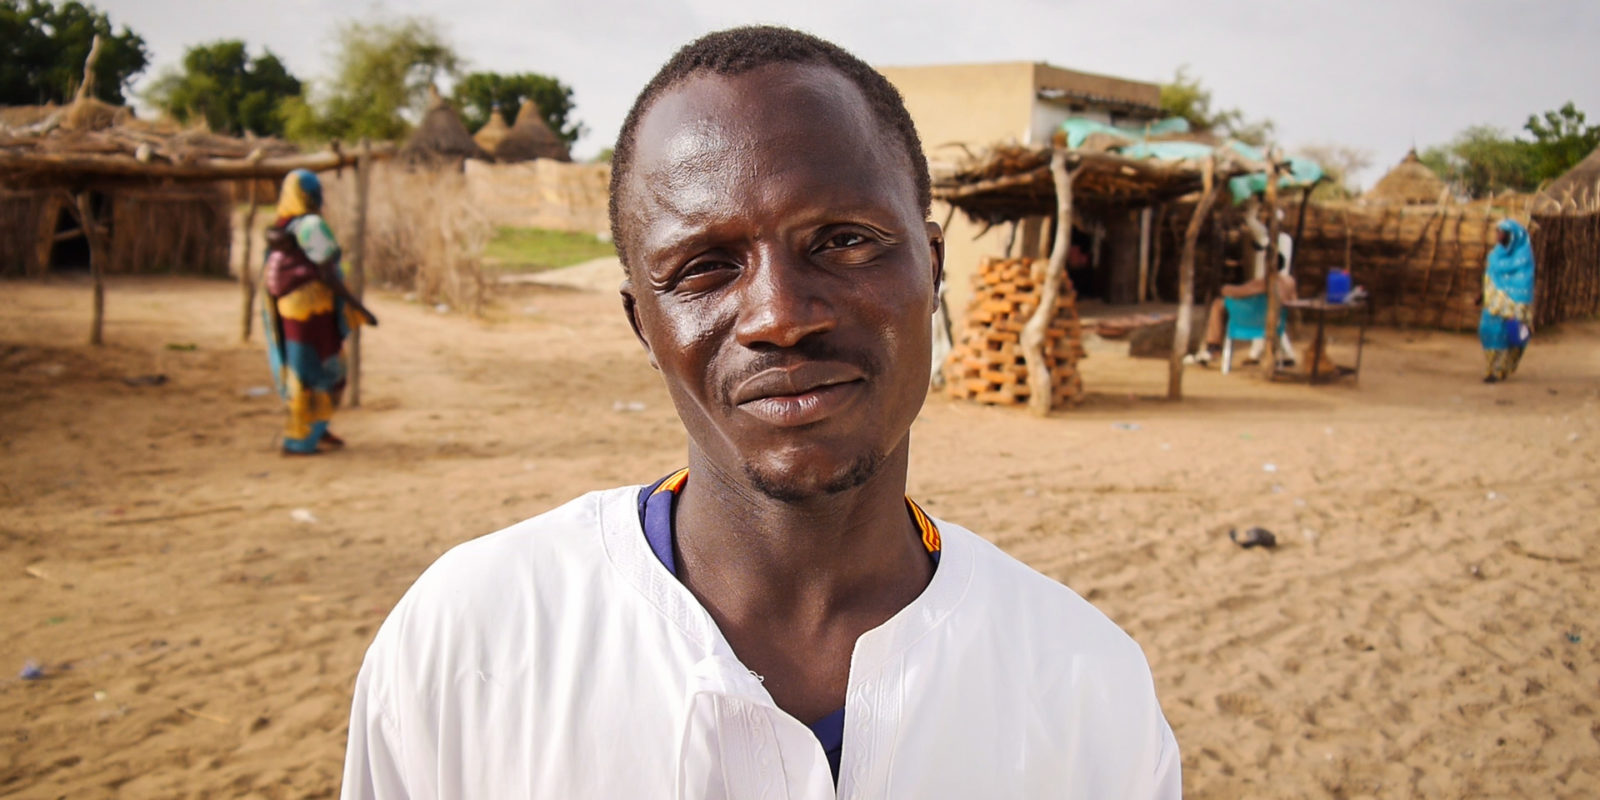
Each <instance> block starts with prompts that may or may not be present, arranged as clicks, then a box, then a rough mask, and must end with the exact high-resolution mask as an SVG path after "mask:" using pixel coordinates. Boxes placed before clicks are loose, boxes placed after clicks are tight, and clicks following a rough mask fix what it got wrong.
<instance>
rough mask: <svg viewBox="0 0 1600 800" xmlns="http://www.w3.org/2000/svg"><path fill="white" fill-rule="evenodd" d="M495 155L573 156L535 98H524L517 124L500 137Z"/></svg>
mask: <svg viewBox="0 0 1600 800" xmlns="http://www.w3.org/2000/svg"><path fill="white" fill-rule="evenodd" d="M494 157H495V159H496V160H499V161H531V160H533V159H535V158H550V159H555V160H556V161H571V160H572V154H571V153H568V152H567V146H566V144H564V143H563V142H562V141H561V137H559V136H557V135H556V132H555V131H552V130H550V126H549V125H546V124H545V122H544V114H542V113H540V111H539V105H538V104H537V103H535V102H533V101H532V100H525V101H523V103H522V108H521V109H520V110H518V111H517V121H516V124H514V125H512V126H511V130H509V131H507V132H506V136H505V138H504V139H501V140H500V145H499V146H498V147H496V148H495V151H494Z"/></svg>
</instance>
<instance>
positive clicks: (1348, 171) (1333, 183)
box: [1299, 144, 1372, 200]
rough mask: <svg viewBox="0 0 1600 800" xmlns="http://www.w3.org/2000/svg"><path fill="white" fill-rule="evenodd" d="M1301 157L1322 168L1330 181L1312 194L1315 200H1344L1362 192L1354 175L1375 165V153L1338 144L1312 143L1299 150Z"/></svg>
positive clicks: (1320, 185)
mask: <svg viewBox="0 0 1600 800" xmlns="http://www.w3.org/2000/svg"><path fill="white" fill-rule="evenodd" d="M1299 155H1300V156H1301V157H1302V158H1309V159H1311V160H1312V161H1315V162H1317V163H1318V164H1320V165H1322V171H1323V172H1324V173H1325V174H1326V175H1327V176H1328V180H1326V181H1324V182H1322V183H1321V184H1319V185H1318V186H1317V188H1316V189H1313V190H1312V192H1311V197H1312V199H1315V200H1344V199H1347V198H1351V197H1355V196H1356V195H1358V194H1360V193H1361V187H1360V186H1357V185H1355V183H1354V182H1353V180H1352V179H1353V176H1354V175H1355V174H1356V173H1357V172H1360V171H1361V170H1364V169H1366V168H1367V167H1370V166H1372V151H1370V150H1363V149H1361V148H1359V147H1346V146H1344V145H1337V144H1313V145H1306V146H1305V147H1302V148H1300V152H1299Z"/></svg>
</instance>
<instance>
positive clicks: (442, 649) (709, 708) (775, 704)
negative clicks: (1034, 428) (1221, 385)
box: [344, 28, 1180, 798]
mask: <svg viewBox="0 0 1600 800" xmlns="http://www.w3.org/2000/svg"><path fill="white" fill-rule="evenodd" d="M612 163H613V176H612V196H611V202H612V215H611V219H612V226H613V232H614V240H615V242H616V246H617V250H618V253H619V254H620V255H621V257H622V260H623V263H624V264H625V269H626V273H627V274H626V280H625V281H624V283H623V287H622V296H623V307H624V309H625V311H626V313H627V316H628V319H629V321H630V322H631V323H632V325H633V329H634V331H635V332H636V333H637V335H638V337H639V341H640V343H641V344H642V345H643V346H644V349H645V352H646V353H647V354H648V357H649V359H650V361H651V363H652V364H653V365H654V366H655V367H656V368H657V369H659V370H660V372H661V374H662V378H663V380H664V381H665V382H666V386H667V389H668V391H669V393H670V395H671V397H672V401H673V403H674V405H675V406H676V408H677V411H678V415H679V417H680V418H682V420H683V423H684V426H685V427H686V428H687V430H688V434H689V450H688V467H687V469H685V470H680V471H679V472H676V473H674V474H673V475H670V476H668V477H667V478H665V479H662V480H660V481H657V482H656V483H655V484H652V485H650V486H646V487H643V488H641V487H626V488H622V489H615V490H611V491H604V492H598V493H595V494H590V495H587V496H585V497H582V498H579V499H578V500H575V501H573V502H571V503H569V504H567V505H565V506H563V507H561V508H558V509H556V510H554V511H551V512H549V513H547V514H544V515H542V516H540V517H536V518H534V519H532V520H528V521H526V522H524V523H521V524H519V525H516V526H513V527H512V528H509V529H507V530H504V531H501V532H500V533H497V534H494V535H492V536H488V537H485V538H483V539H479V540H476V541H473V542H469V543H467V544H464V545H461V546H460V547H457V548H455V549H454V550H452V551H451V552H450V553H448V554H446V555H445V556H444V557H443V558H441V559H440V560H439V561H438V562H437V563H436V564H435V565H434V566H433V567H431V568H429V570H428V571H427V573H426V574H424V575H423V576H422V577H421V578H420V579H419V580H418V581H417V583H416V585H415V586H413V587H412V589H411V590H410V591H409V592H408V593H407V594H406V596H405V597H404V598H403V599H402V600H401V602H400V604H399V605H398V606H397V607H396V609H395V611H394V612H393V613H392V614H391V615H390V617H389V619H388V621H387V622H385V624H384V626H383V628H382V630H380V631H379V633H378V636H377V640H376V641H375V642H374V643H373V645H372V649H371V650H370V651H369V652H368V654H367V659H366V662H365V664H364V665H363V667H362V671H361V675H360V677H359V679H358V680H357V685H356V698H355V704H354V709H353V711H352V714H351V725H350V744H349V752H348V756H347V761H346V768H345V786H344V796H345V797H346V798H389V797H407V798H419V797H451V798H484V797H517V798H526V797H532V798H656V797H673V798H707V797H716V798H761V797H787V798H830V797H835V796H840V797H856V798H896V797H905V798H943V797H951V798H957V797H959V798H973V797H1053V798H1054V797H1083V798H1149V797H1162V798H1169V797H1177V796H1178V794H1179V790H1180V781H1179V760H1178V750H1177V745H1176V743H1175V742H1174V740H1173V738H1172V733H1171V730H1170V729H1169V728H1168V727H1167V724H1166V721H1165V719H1164V718H1163V717H1162V714H1161V710H1160V707H1159V706H1158V704H1157V702H1156V697H1155V693H1154V690H1153V688H1152V683H1151V678H1150V672H1149V668H1148V666H1147V665H1146V663H1145V660H1144V657H1143V655H1142V654H1141V653H1140V651H1139V649H1138V646H1137V645H1135V644H1134V643H1133V641H1132V640H1130V639H1129V638H1128V637H1127V636H1126V635H1125V634H1123V633H1122V631H1120V630H1119V629H1117V627H1116V626H1115V625H1113V624H1112V623H1111V622H1110V621H1108V620H1107V619H1106V618H1105V617H1103V616H1101V615H1100V614H1099V613H1098V612H1096V611H1095V610H1094V609H1093V608H1092V607H1090V606H1089V605H1088V604H1087V603H1086V602H1084V601H1083V600H1082V599H1080V598H1079V597H1078V596H1077V595H1075V594H1073V593H1072V592H1071V591H1070V590H1068V589H1066V588H1065V587H1063V586H1061V585H1060V584H1058V583H1055V582H1054V581H1051V580H1049V579H1047V578H1045V577H1043V576H1041V575H1039V574H1038V573H1035V572H1033V571H1031V570H1029V569H1028V568H1027V567H1025V566H1023V565H1022V564H1020V563H1018V562H1016V561H1014V560H1012V559H1010V558H1009V557H1007V556H1005V555H1004V554H1002V553H1001V552H1000V551H999V550H998V549H996V548H995V547H993V546H992V545H990V544H988V543H987V542H985V541H984V540H983V539H980V538H979V537H977V536H976V535H974V534H972V533H970V532H968V531H967V530H965V529H963V528H961V527H959V526H956V525H954V524H951V523H947V522H936V521H933V520H930V519H929V518H928V517H927V516H926V515H925V514H923V513H922V511H921V510H920V509H919V508H918V507H917V506H916V504H915V503H913V502H912V501H911V500H909V499H908V498H907V497H906V496H905V485H906V465H907V456H908V452H909V440H908V432H909V429H910V427H911V423H912V420H913V419H914V418H915V417H916V416H917V413H918V411H919V409H920V408H921V406H922V402H923V399H924V397H925V395H926V391H927V380H928V373H927V364H928V359H929V334H930V325H929V319H930V317H931V315H932V314H933V309H934V304H935V302H936V299H935V298H936V287H937V286H938V284H939V282H940V279H941V277H942V269H943V241H942V239H941V233H940V231H939V228H938V226H937V225H934V224H932V223H928V222H926V219H927V216H928V206H929V190H928V178H927V168H926V163H925V161H924V159H923V156H922V150H921V145H920V143H919V142H918V140H917V137H916V132H915V130H914V129H913V127H912V125H911V121H910V118H909V117H908V116H907V114H906V111H905V108H904V106H903V104H902V102H901V101H900V98H899V95H898V94H897V93H896V92H895V91H894V89H893V88H892V87H890V85H889V84H888V83H887V82H886V81H885V80H884V79H883V78H882V76H880V75H879V74H878V73H876V72H874V71H873V70H871V69H870V68H869V67H867V66H866V65H865V64H863V63H862V62H860V61H859V60H857V59H855V58H854V57H853V56H850V55H848V54H847V53H845V52H843V51H842V50H840V49H838V48H837V47H835V46H833V45H831V44H827V43H825V42H822V41H820V40H818V39H815V38H813V37H810V36H807V35H805V34H801V33H797V32H795V31H790V30H786V29H780V28H742V29H736V30H730V31H723V32H721V33H715V34H711V35H709V36H706V37H704V38H702V39H700V40H699V41H697V42H695V43H693V44H691V45H689V46H688V47H686V48H684V49H683V50H681V51H679V52H678V54H677V55H675V56H674V57H673V58H672V59H671V60H670V61H669V62H668V63H667V64H666V66H664V67H663V68H662V70H661V72H660V73H659V74H658V75H657V76H656V77H655V79H653V80H652V81H651V82H650V83H649V85H647V86H646V87H645V89H644V91H643V92H642V93H641V95H640V97H639V99H638V100H637V101H636V102H635V105H634V107H633V110H632V111H631V112H630V114H629V115H628V118H627V120H626V122H625V123H624V124H623V128H622V132H621V135H620V136H619V138H618V142H617V147H616V151H615V156H614V160H613V162H612Z"/></svg>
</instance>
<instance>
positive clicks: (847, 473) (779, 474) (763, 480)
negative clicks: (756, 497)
mask: <svg viewBox="0 0 1600 800" xmlns="http://www.w3.org/2000/svg"><path fill="white" fill-rule="evenodd" d="M883 462H884V457H883V456H881V455H878V454H876V453H869V454H864V455H861V456H859V457H857V458H856V459H855V460H853V461H851V462H849V463H848V464H844V465H842V466H839V467H836V468H833V469H827V470H817V469H814V468H804V469H802V468H798V467H786V466H782V465H773V464H753V463H746V464H745V465H744V474H745V477H746V478H748V479H749V480H750V485H751V486H753V487H755V489H756V491H758V492H761V493H762V494H764V495H766V496H767V497H770V498H772V499H773V500H777V501H778V502H780V503H803V502H805V501H807V500H815V499H817V498H821V497H826V496H828V495H835V494H839V493H841V492H847V491H850V490H851V489H855V488H857V487H859V486H862V485H863V484H865V483H866V482H867V481H869V480H871V479H872V476H874V475H876V474H877V473H878V469H879V468H880V467H882V466H883Z"/></svg>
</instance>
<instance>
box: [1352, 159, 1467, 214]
mask: <svg viewBox="0 0 1600 800" xmlns="http://www.w3.org/2000/svg"><path fill="white" fill-rule="evenodd" d="M1446 192H1447V187H1446V186H1445V183H1444V181H1442V180H1439V176H1438V175H1435V174H1433V170H1431V169H1428V165H1426V164H1424V163H1422V159H1420V158H1418V157H1417V150H1416V148H1412V149H1411V151H1410V152H1408V153H1406V157H1405V158H1403V159H1401V160H1400V163H1399V164H1396V165H1395V167H1394V169H1391V170H1389V174H1387V175H1384V176H1383V177H1382V178H1379V179H1378V183H1377V184H1376V185H1374V186H1373V187H1372V190H1371V191H1369V192H1367V199H1368V200H1372V201H1375V202H1379V203H1392V204H1396V205H1407V206H1427V205H1434V204H1436V203H1438V202H1439V201H1440V199H1441V198H1443V197H1444V196H1445V194H1446Z"/></svg>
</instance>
